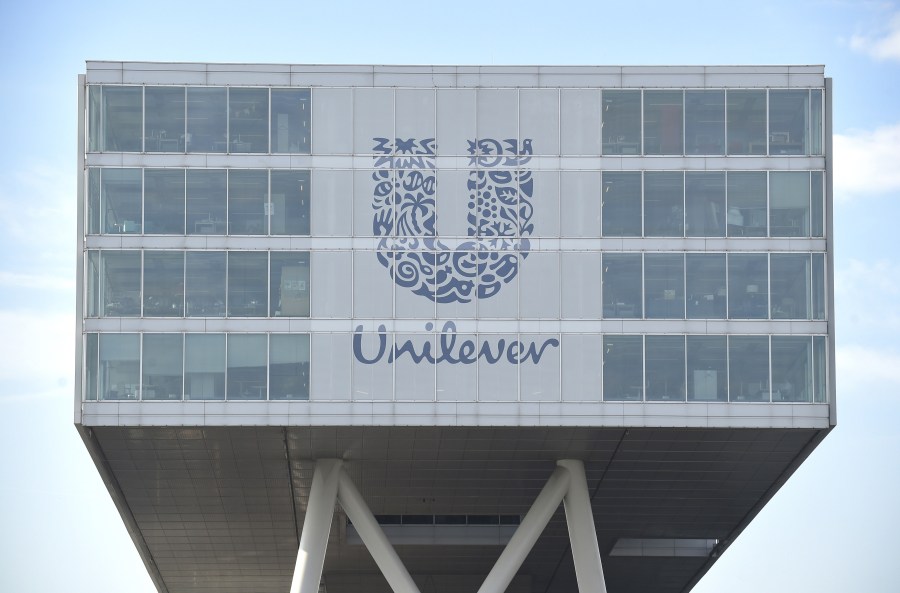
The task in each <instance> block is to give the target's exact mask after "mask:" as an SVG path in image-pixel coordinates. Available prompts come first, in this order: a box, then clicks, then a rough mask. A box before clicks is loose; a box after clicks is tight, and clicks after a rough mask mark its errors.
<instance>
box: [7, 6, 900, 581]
mask: <svg viewBox="0 0 900 593" xmlns="http://www.w3.org/2000/svg"><path fill="white" fill-rule="evenodd" d="M0 55H2V56H4V64H3V66H4V67H3V70H2V72H0V81H2V85H3V92H2V93H0V114H2V116H0V121H2V137H3V141H2V142H0V163H2V165H0V328H2V330H0V331H2V333H3V335H5V336H6V338H5V339H3V340H2V343H0V422H2V423H3V425H4V426H5V427H6V428H5V430H3V431H0V475H2V476H3V477H4V479H3V480H2V481H0V525H2V532H3V535H2V536H0V590H4V591H16V592H23V593H25V592H32V591H33V592H43V591H50V590H57V589H63V588H64V589H65V590H67V591H69V592H71V593H81V592H85V593H86V592H88V591H90V592H92V593H107V592H109V593H113V592H116V593H118V592H120V591H129V592H130V593H150V592H151V591H153V590H154V589H153V587H152V585H151V583H150V579H149V577H147V575H146V572H145V570H144V568H143V565H142V564H141V562H140V560H139V558H138V555H137V552H136V551H135V550H134V547H133V545H132V544H131V542H130V540H129V538H128V536H127V534H126V532H125V528H124V526H123V524H122V522H121V520H120V519H119V517H118V514H117V513H116V511H115V509H114V507H113V504H112V502H111V500H110V498H109V495H108V494H107V492H106V490H105V488H104V487H103V485H102V483H101V481H100V478H99V476H98V474H97V472H96V470H95V468H94V466H93V464H92V462H91V461H90V459H89V457H88V455H87V452H86V450H85V448H84V446H83V445H82V443H81V441H80V438H79V437H78V435H77V433H76V431H75V429H74V427H73V426H72V405H73V404H72V374H73V366H74V362H73V350H74V349H73V343H74V335H73V334H74V309H75V301H74V286H75V282H74V275H75V265H74V264H75V245H76V243H75V195H76V194H75V183H76V177H75V169H76V116H77V113H76V111H77V110H76V82H77V75H78V74H79V73H80V72H83V71H84V61H85V60H88V59H92V60H93V59H105V60H142V61H167V60H174V61H214V62H223V61H236V62H278V63H424V64H433V63H434V64H457V63H462V64H825V66H826V74H827V75H828V76H830V77H832V78H833V79H834V89H835V94H834V129H835V228H834V233H835V242H836V301H837V302H836V308H837V313H836V316H837V317H836V318H837V336H838V342H837V344H838V353H837V368H838V384H837V387H838V401H839V410H838V423H839V425H838V428H837V429H836V430H835V431H834V432H833V433H832V434H831V435H830V436H829V437H828V438H827V439H826V440H825V442H824V443H823V444H822V445H821V446H820V447H819V448H818V449H817V450H816V451H815V452H814V453H813V455H812V456H811V457H810V459H809V460H808V461H807V462H806V464H804V465H803V466H802V467H801V468H800V469H799V471H798V472H797V473H796V474H795V475H794V477H793V478H792V479H791V480H790V481H789V482H788V483H787V485H786V486H785V487H784V488H783V489H782V490H781V491H780V492H779V493H778V494H777V495H776V496H775V498H774V499H773V500H772V502H771V503H770V504H769V505H768V506H767V507H766V508H765V509H764V510H763V511H762V513H761V514H760V515H759V516H758V517H757V519H756V520H755V521H754V522H753V523H752V524H751V525H750V527H749V528H748V529H747V530H746V531H745V532H744V534H743V535H741V537H740V538H739V539H738V541H737V542H736V543H735V544H734V545H733V546H732V547H731V548H730V549H729V551H728V552H727V553H726V554H725V555H724V556H723V557H722V559H721V560H720V561H719V562H718V563H717V564H716V565H715V567H714V568H713V569H712V570H711V571H710V573H709V574H708V575H707V576H706V577H705V578H704V580H703V581H702V582H701V583H700V584H699V585H698V586H697V587H696V589H695V590H694V591H696V592H697V593H715V592H719V591H723V592H724V591H728V593H751V592H752V593H756V592H758V591H767V592H768V593H787V592H791V593H793V592H796V591H817V592H818V593H832V592H834V593H838V592H840V593H846V592H847V591H866V592H867V593H882V592H883V593H894V592H895V591H897V590H900V563H898V562H897V561H896V556H897V544H896V542H897V533H898V532H900V504H898V501H900V461H898V453H900V343H898V340H897V339H896V336H897V335H898V333H900V250H898V247H900V239H898V233H897V225H896V224H895V221H897V220H900V100H898V96H900V93H898V91H900V4H898V3H896V2H863V1H842V0H830V1H829V0H819V1H813V0H805V1H804V0H793V1H786V0H780V1H775V0H757V1H755V2H743V3H731V2H722V1H721V0H719V1H715V2H712V1H697V2H689V1H686V2H670V1H659V2H651V1H647V0H644V1H635V0H633V1H631V2H627V3H626V2H620V3H611V2H610V3H607V2H596V1H595V2H572V1H566V0H557V1H555V2H530V1H524V0H519V1H517V2H510V1H507V0H491V1H484V0H482V1H470V0H455V1H454V2H452V3H451V2H447V3H438V2H428V1H426V0H420V1H419V2H402V3H400V2H394V3H374V2H346V1H343V2H342V1H331V2H327V3H326V2H316V3H309V2H303V1H302V0H294V1H293V2H256V3H251V2H245V3H240V4H238V3H234V4H231V3H229V2H222V1H219V2H205V1H197V2H183V1H182V2H170V1H168V0H158V1H156V2H152V3H142V4H132V5H127V4H126V3H123V2H98V1H91V0H86V1H84V2H78V3H74V2H52V1H51V2H41V3H37V2H33V3H24V2H18V3H17V2H14V1H13V0H9V1H7V2H4V3H2V5H0Z"/></svg>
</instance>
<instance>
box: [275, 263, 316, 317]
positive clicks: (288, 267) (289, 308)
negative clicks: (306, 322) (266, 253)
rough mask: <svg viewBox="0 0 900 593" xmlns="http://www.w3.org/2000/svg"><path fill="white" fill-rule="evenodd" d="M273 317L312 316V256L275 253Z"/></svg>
mask: <svg viewBox="0 0 900 593" xmlns="http://www.w3.org/2000/svg"><path fill="white" fill-rule="evenodd" d="M271 268H272V270H271V274H270V278H271V280H270V282H271V286H270V292H269V294H270V295H271V299H272V302H271V303H270V305H269V315H271V316H272V317H309V253H308V252H305V251H303V252H299V251H288V252H274V251H273V252H272V263H271Z"/></svg>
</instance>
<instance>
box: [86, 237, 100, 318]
mask: <svg viewBox="0 0 900 593" xmlns="http://www.w3.org/2000/svg"><path fill="white" fill-rule="evenodd" d="M84 281H85V283H86V284H87V286H86V287H85V294H86V295H87V296H86V298H85V301H86V302H85V307H84V308H85V314H86V315H87V316H88V317H99V316H100V291H101V288H100V252H99V251H96V250H91V251H88V253H87V260H86V261H85V273H84Z"/></svg>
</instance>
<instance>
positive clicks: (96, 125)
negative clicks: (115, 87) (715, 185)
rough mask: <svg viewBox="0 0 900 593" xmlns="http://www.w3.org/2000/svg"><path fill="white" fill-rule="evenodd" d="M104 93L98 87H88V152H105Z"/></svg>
mask: <svg viewBox="0 0 900 593" xmlns="http://www.w3.org/2000/svg"><path fill="white" fill-rule="evenodd" d="M102 93H103V91H102V90H101V87H99V86H97V85H91V86H89V87H88V150H89V151H91V152H97V151H99V150H103V132H102V130H103V128H102V126H101V123H100V122H101V116H100V112H101V111H102V110H101V107H100V106H101V105H102V103H103V101H102V97H101V95H102Z"/></svg>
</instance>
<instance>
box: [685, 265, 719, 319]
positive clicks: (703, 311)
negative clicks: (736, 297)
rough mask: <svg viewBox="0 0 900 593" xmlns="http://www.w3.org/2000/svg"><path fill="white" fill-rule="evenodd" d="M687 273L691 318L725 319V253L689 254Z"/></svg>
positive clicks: (688, 303)
mask: <svg viewBox="0 0 900 593" xmlns="http://www.w3.org/2000/svg"><path fill="white" fill-rule="evenodd" d="M685 272H686V274H685V276H686V284H687V295H688V298H687V317H688V319H725V309H726V306H725V305H726V303H727V298H726V294H727V293H726V290H725V286H726V282H725V254H724V253H688V254H687V256H686V261H685Z"/></svg>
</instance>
